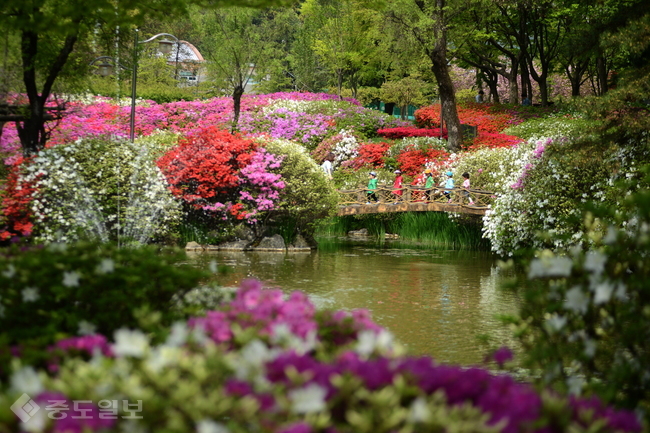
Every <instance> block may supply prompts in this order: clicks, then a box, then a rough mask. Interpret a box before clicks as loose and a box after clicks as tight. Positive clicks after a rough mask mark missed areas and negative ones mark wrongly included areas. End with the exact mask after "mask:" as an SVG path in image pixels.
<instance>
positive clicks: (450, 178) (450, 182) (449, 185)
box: [443, 171, 454, 203]
mask: <svg viewBox="0 0 650 433" xmlns="http://www.w3.org/2000/svg"><path fill="white" fill-rule="evenodd" d="M452 189H454V173H452V172H451V171H448V172H447V180H446V181H445V190H446V191H445V192H444V193H443V194H444V195H445V196H447V203H451V190H452Z"/></svg>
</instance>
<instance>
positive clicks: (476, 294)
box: [202, 238, 518, 365]
mask: <svg viewBox="0 0 650 433" xmlns="http://www.w3.org/2000/svg"><path fill="white" fill-rule="evenodd" d="M202 254H203V257H204V258H205V255H206V254H209V255H210V258H216V259H217V262H218V263H219V264H220V265H227V266H228V267H229V268H230V269H231V270H232V272H230V273H228V274H227V275H226V276H225V277H223V280H222V281H221V283H222V284H223V285H229V286H235V285H238V284H239V283H240V282H241V280H243V279H245V278H257V279H260V280H261V281H263V282H264V284H265V286H266V287H277V288H280V289H282V290H283V291H284V292H285V293H290V292H292V291H295V290H300V291H303V292H305V293H307V294H308V295H309V297H310V299H311V300H312V302H314V304H315V305H316V306H317V308H330V309H344V310H352V309H356V308H365V309H368V310H370V312H371V313H372V316H373V318H374V320H375V321H376V322H377V323H379V324H380V325H381V326H384V327H386V328H387V329H389V330H390V331H391V332H393V333H394V334H395V335H396V337H397V339H398V340H399V341H401V342H402V343H403V344H404V345H406V346H407V348H408V349H409V351H410V353H412V354H416V355H425V354H426V355H432V356H433V357H434V358H436V359H437V360H438V361H440V362H448V363H459V364H465V365H469V364H477V363H480V362H481V361H482V360H483V358H484V355H485V348H484V347H482V346H481V345H480V344H479V343H478V339H477V335H479V334H490V335H491V336H493V337H495V339H496V341H498V342H499V343H500V344H506V345H509V346H510V347H514V346H515V343H514V341H513V340H512V338H511V332H510V331H509V330H508V329H507V328H505V327H504V325H502V324H501V323H500V322H499V321H498V320H497V318H496V316H497V315H500V314H512V313H515V312H516V311H517V307H518V299H517V297H516V295H515V294H514V293H511V292H506V291H502V290H500V289H499V284H500V281H501V279H502V278H503V277H502V276H501V275H500V273H499V271H498V269H497V268H496V259H495V258H494V256H493V255H491V254H490V253H487V252H482V251H478V252H477V251H474V252H472V251H452V250H434V249H431V248H430V247H423V246H418V245H413V244H411V245H409V246H407V245H405V244H402V243H397V242H391V241H387V242H382V243H378V242H376V241H372V240H359V241H352V240H348V239H344V238H339V239H329V240H327V241H326V242H321V243H320V246H319V250H318V251H314V252H312V253H292V254H282V253H269V252H246V253H244V252H224V251H219V252H213V253H202Z"/></svg>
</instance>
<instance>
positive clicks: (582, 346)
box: [516, 171, 650, 419]
mask: <svg viewBox="0 0 650 433" xmlns="http://www.w3.org/2000/svg"><path fill="white" fill-rule="evenodd" d="M648 182H650V178H648V177H647V171H646V178H645V179H641V180H640V181H638V180H635V181H634V182H625V185H622V188H621V190H620V195H621V196H623V195H625V193H626V192H627V191H630V190H634V189H636V188H639V190H638V192H636V193H634V194H631V195H629V196H628V198H627V199H625V200H623V201H622V202H621V203H619V204H616V205H615V206H610V205H606V204H605V205H603V204H599V205H597V206H595V207H591V209H592V211H590V212H585V213H584V214H582V215H581V216H582V217H583V218H582V222H583V224H581V225H580V226H579V228H578V230H579V231H578V233H579V237H578V239H568V242H570V244H576V243H577V244H579V245H581V246H582V247H575V246H574V247H571V248H568V249H560V250H557V251H556V252H554V253H553V252H551V251H549V250H544V251H538V252H537V253H536V254H535V257H534V258H532V260H531V261H530V264H529V266H528V275H527V276H528V280H527V281H519V282H518V283H519V284H518V286H519V287H521V289H520V290H521V292H522V294H523V297H522V299H523V300H524V302H523V304H522V306H521V311H520V314H519V316H518V318H517V322H516V326H517V329H518V336H519V339H520V340H521V342H522V345H523V348H524V352H525V353H526V359H525V365H526V366H527V367H530V368H533V369H539V370H540V371H541V372H543V374H541V375H540V377H541V378H543V381H544V383H545V385H548V384H551V383H552V384H554V385H555V386H557V387H558V388H560V389H565V390H569V391H570V392H572V393H574V394H579V393H592V392H595V393H597V394H598V395H600V396H602V397H603V398H604V399H605V400H606V401H608V402H610V403H616V404H617V405H619V406H623V407H628V408H630V409H636V410H639V411H642V412H643V413H644V416H645V417H646V419H648V411H647V409H648V407H650V376H649V375H648V365H650V350H649V349H650V348H649V346H648V340H647V335H648V332H649V330H650V322H649V320H648V314H647V310H648V308H649V306H648V299H649V297H648V291H649V290H650V287H649V286H648V283H647V281H648V278H650V275H649V274H648V272H649V271H648V269H650V267H649V266H648V259H649V257H648V255H647V251H648V249H649V248H650V244H649V238H648V227H649V224H650V213H649V212H648V209H649V208H648V204H649V203H650V195H649V194H648V189H647V185H648ZM567 237H569V238H570V237H571V236H567Z"/></svg>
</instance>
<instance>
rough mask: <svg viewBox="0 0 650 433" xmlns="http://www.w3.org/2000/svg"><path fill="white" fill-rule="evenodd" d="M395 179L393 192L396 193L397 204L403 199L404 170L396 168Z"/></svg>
mask: <svg viewBox="0 0 650 433" xmlns="http://www.w3.org/2000/svg"><path fill="white" fill-rule="evenodd" d="M393 173H395V181H394V182H393V194H394V195H395V204H397V203H398V202H399V201H401V199H402V193H403V192H404V191H402V179H403V178H402V172H401V171H400V170H395V171H394V172H393Z"/></svg>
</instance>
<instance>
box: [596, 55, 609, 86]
mask: <svg viewBox="0 0 650 433" xmlns="http://www.w3.org/2000/svg"><path fill="white" fill-rule="evenodd" d="M596 74H597V77H598V89H599V90H600V95H604V94H605V93H607V90H608V88H607V65H606V62H605V58H604V57H603V56H602V55H600V56H598V57H596Z"/></svg>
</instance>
